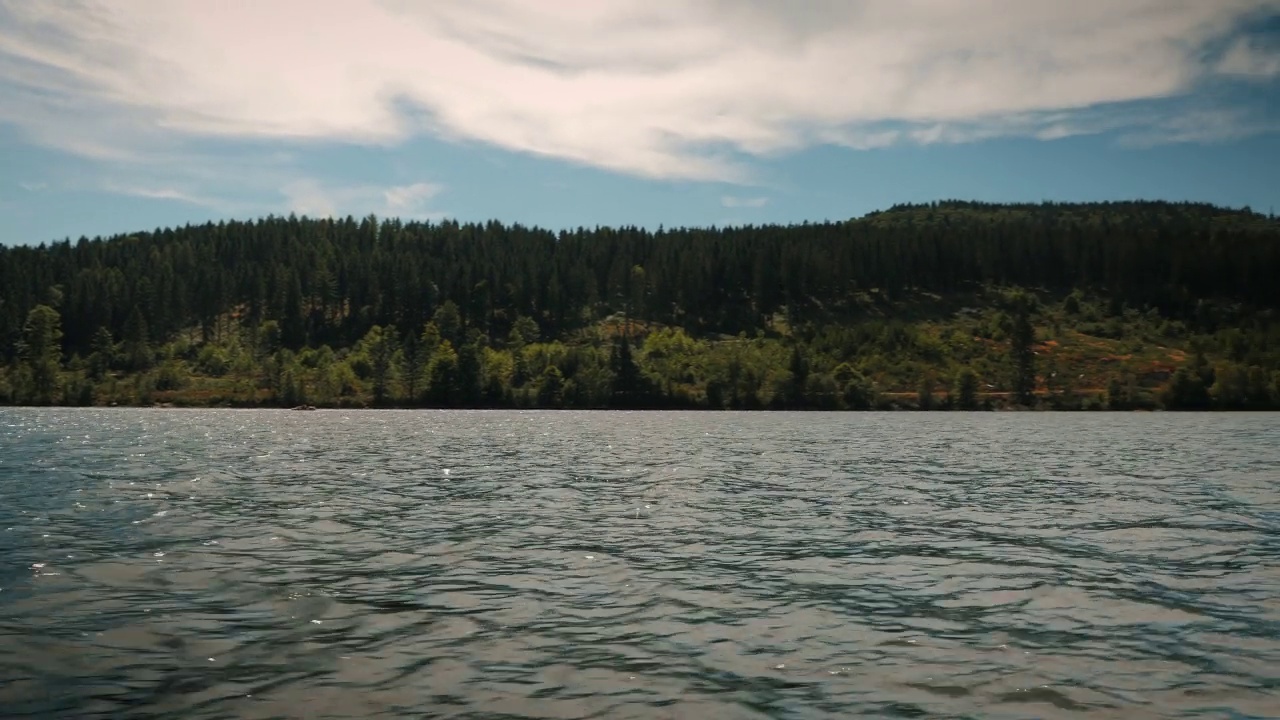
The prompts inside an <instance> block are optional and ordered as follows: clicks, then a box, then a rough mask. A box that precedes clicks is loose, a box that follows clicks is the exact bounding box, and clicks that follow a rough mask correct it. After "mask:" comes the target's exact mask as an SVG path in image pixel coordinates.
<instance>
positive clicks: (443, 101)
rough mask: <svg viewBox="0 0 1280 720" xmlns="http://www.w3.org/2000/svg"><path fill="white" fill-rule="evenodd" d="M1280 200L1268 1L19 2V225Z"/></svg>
mask: <svg viewBox="0 0 1280 720" xmlns="http://www.w3.org/2000/svg"><path fill="white" fill-rule="evenodd" d="M942 199H972V200H985V201H1010V202H1014V201H1016V202H1039V201H1042V200H1055V201H1092V200H1117V199H1167V200H1194V201H1203V202H1212V203H1216V204H1220V205H1226V206H1231V207H1242V206H1250V207H1252V208H1253V209H1255V210H1259V211H1262V212H1267V211H1268V210H1269V209H1270V208H1271V207H1272V206H1274V205H1277V204H1280V0H1070V1H1062V0H681V1H680V2H655V1H654V0H536V1H533V0H431V2H421V1H418V0H323V2H314V1H313V0H218V1H217V2H209V1H208V0H40V1H39V2H35V1H33V0H0V243H4V244H37V243H41V242H47V241H54V240H61V239H64V238H71V239H73V240H74V239H76V238H79V237H81V236H87V237H95V236H108V235H112V234H116V233H125V232H131V231H140V230H152V229H155V228H159V227H171V226H177V225H183V224H186V223H193V224H195V223H204V222H207V221H210V220H212V221H218V220H222V219H253V218H258V217H265V216H266V215H269V214H275V215H287V214H289V213H291V212H292V213H297V214H298V215H308V216H312V217H316V216H329V215H334V216H340V217H341V216H346V215H353V216H355V217H357V218H359V217H364V216H367V215H369V214H370V213H372V214H375V215H377V216H378V217H391V216H396V217H401V218H404V219H406V220H439V219H443V218H454V219H458V220H460V221H464V222H465V221H486V220H490V219H497V220H500V221H503V222H508V223H513V222H519V223H522V224H525V225H538V226H542V227H549V228H552V229H561V228H575V227H579V226H585V227H592V226H596V225H614V226H617V225H639V226H643V227H649V228H656V227H658V226H659V225H665V226H667V227H674V226H694V225H696V226H708V225H720V226H723V225H730V224H734V225H738V224H763V223H784V224H785V223H799V222H804V221H811V222H820V221H823V220H842V219H847V218H850V217H856V216H860V215H863V214H865V213H867V212H870V211H872V210H876V209H883V208H886V207H889V206H891V205H893V204H896V203H903V202H927V201H931V200H942Z"/></svg>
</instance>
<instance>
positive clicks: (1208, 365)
mask: <svg viewBox="0 0 1280 720" xmlns="http://www.w3.org/2000/svg"><path fill="white" fill-rule="evenodd" d="M1277 278H1280V222H1277V221H1276V220H1274V219H1273V218H1271V217H1268V216H1264V215H1260V214H1257V213H1254V212H1251V211H1249V210H1247V209H1246V210H1230V209H1223V208H1218V207H1214V206H1211V205H1205V204H1190V203H1184V204H1175V203H1160V202H1126V203H1098V204H1043V205H1000V204H982V203H971V202H959V201H956V202H944V203H936V204H927V205H903V206H896V207H893V208H890V209H888V210H885V211H882V212H876V213H871V214H869V215H867V216H865V217H862V218H857V219H852V220H849V221H844V222H830V223H821V224H803V225H793V226H786V227H782V226H760V227H733V228H702V229H697V228H695V229H678V230H673V229H659V230H657V231H656V232H649V231H645V230H642V229H639V228H634V227H630V228H628V227H623V228H594V229H584V228H579V229H577V230H573V231H561V232H558V233H557V232H551V231H548V230H543V229H538V228H530V227H524V226H521V225H518V224H517V225H502V224H499V223H496V222H490V223H486V224H465V225H464V224H458V223H455V222H440V223H405V222H400V221H398V220H394V219H388V220H378V219H376V218H374V217H372V216H370V217H368V218H365V219H362V220H357V219H355V218H351V217H348V218H346V219H341V220H336V219H334V220H330V219H324V220H314V219H307V218H297V217H293V216H291V217H289V218H274V217H273V218H267V219H264V220H258V221H253V222H230V223H219V224H206V225H201V226H187V227H183V228H174V229H158V230H155V231H153V232H140V233H134V234H130V235H126V236H118V237H112V238H106V239H102V238H97V239H93V240H89V239H87V238H81V239H80V240H78V241H75V242H72V241H64V242H58V243H53V244H45V245H40V246H36V247H31V246H19V247H9V248H0V342H2V349H0V352H2V353H3V354H2V355H0V365H3V367H4V369H3V370H2V371H0V400H7V401H10V402H20V403H40V402H62V403H90V402H92V403H110V402H119V403H122V404H128V403H150V402H156V401H163V402H181V403H193V404H207V403H215V404H223V403H229V404H261V403H266V404H281V403H283V404H295V403H299V402H312V403H316V404H326V405H328V404H343V405H362V404H398V405H434V406H468V407H471V406H512V405H517V406H565V407H619V406H647V407H744V408H745V407H830V408H837V407H838V408H844V407H869V406H881V407H889V406H916V405H923V406H926V407H931V406H934V405H935V404H936V405H943V406H956V405H962V406H975V405H976V406H983V405H1003V404H1010V403H1013V404H1022V405H1036V406H1052V407H1078V406H1088V405H1103V404H1107V405H1110V406H1112V407H1129V406H1144V407H1155V406H1158V405H1161V404H1163V405H1165V406H1168V407H1211V406H1219V407H1266V406H1272V405H1280V374H1278V371H1280V333H1278V332H1277V331H1278V329H1280V324H1278V323H1277V322H1276V315H1275V312H1276V309H1277V306H1278V305H1280V281H1277ZM1179 369H1181V372H1179ZM1237 386H1238V387H1237Z"/></svg>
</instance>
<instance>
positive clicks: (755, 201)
mask: <svg viewBox="0 0 1280 720" xmlns="http://www.w3.org/2000/svg"><path fill="white" fill-rule="evenodd" d="M720 204H721V205H723V206H725V207H727V208H762V207H764V206H765V205H768V204H769V198H767V197H736V196H734V195H725V196H724V197H722V198H720Z"/></svg>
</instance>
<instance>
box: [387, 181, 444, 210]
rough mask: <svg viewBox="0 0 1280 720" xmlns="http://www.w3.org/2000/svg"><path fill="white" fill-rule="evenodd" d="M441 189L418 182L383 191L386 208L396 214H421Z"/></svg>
mask: <svg viewBox="0 0 1280 720" xmlns="http://www.w3.org/2000/svg"><path fill="white" fill-rule="evenodd" d="M441 189H442V188H441V187H440V186H439V185H436V184H435V183H426V182H418V183H413V184H412V185H398V186H395V187H389V188H387V189H385V190H383V191H382V197H383V198H384V199H385V200H386V207H387V208H388V209H389V210H392V211H394V212H396V213H403V212H421V211H422V209H423V208H424V207H425V203H426V202H427V201H428V200H430V199H431V198H433V197H435V196H436V195H438V194H439V193H440V191H441Z"/></svg>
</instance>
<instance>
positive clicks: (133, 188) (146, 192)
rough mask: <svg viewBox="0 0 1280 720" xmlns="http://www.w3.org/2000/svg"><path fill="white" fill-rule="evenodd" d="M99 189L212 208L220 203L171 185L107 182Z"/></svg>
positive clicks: (116, 193) (118, 193)
mask: <svg viewBox="0 0 1280 720" xmlns="http://www.w3.org/2000/svg"><path fill="white" fill-rule="evenodd" d="M99 189H101V190H102V191H104V192H109V193H112V194H113V195H128V196H131V197H140V198H147V199H149V200H175V201H178V202H185V203H190V204H192V205H202V206H205V207H213V208H216V207H219V206H220V203H219V202H218V201H217V200H215V199H213V198H207V197H200V196H198V195H194V194H191V193H187V192H183V191H182V190H178V189H176V188H171V187H144V186H137V185H126V184H119V183H113V182H107V183H104V184H103V185H101V186H100V188H99Z"/></svg>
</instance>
